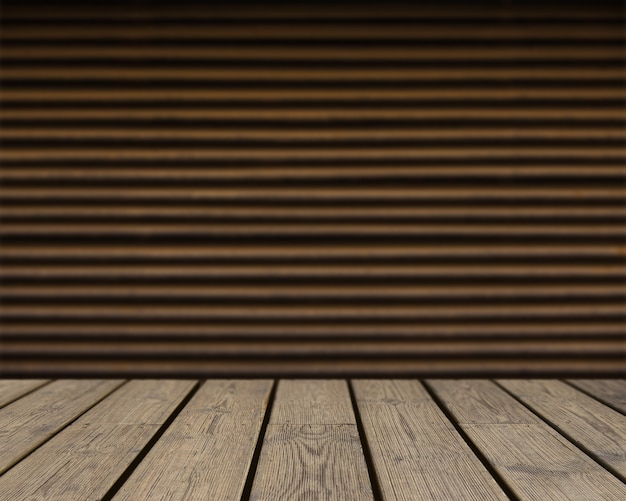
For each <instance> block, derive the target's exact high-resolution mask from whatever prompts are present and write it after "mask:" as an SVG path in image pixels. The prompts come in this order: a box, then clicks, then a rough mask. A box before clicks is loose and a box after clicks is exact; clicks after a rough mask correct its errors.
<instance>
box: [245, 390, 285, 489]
mask: <svg viewBox="0 0 626 501" xmlns="http://www.w3.org/2000/svg"><path fill="white" fill-rule="evenodd" d="M277 389H278V381H277V380H276V379H275V380H273V381H272V388H271V389H270V393H269V396H268V397H267V406H266V407H265V415H264V416H263V422H262V423H261V428H260V429H259V435H258V438H257V441H256V445H255V447H254V453H253V454H252V460H251V461H250V467H249V468H248V475H247V476H246V482H245V484H244V487H243V490H242V492H241V501H249V499H250V494H251V493H252V486H253V485H254V478H255V476H256V471H257V468H258V466H259V459H260V457H261V450H262V449H263V443H264V441H265V433H266V431H267V425H268V424H269V422H270V417H271V415H272V409H273V407H274V400H275V398H276V391H277Z"/></svg>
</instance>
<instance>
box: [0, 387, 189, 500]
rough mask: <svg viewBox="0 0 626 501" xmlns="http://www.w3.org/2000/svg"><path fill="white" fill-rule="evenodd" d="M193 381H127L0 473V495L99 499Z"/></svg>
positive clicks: (34, 497) (58, 498)
mask: <svg viewBox="0 0 626 501" xmlns="http://www.w3.org/2000/svg"><path fill="white" fill-rule="evenodd" d="M193 385H194V382H193V381H167V380H145V381H132V382H130V383H128V384H127V385H125V386H123V387H122V388H120V389H119V390H118V391H116V392H115V393H113V394H112V395H111V396H109V397H108V398H107V399H105V400H104V401H102V402H100V403H99V404H98V405H97V406H95V407H94V408H93V409H91V410H90V411H89V412H87V413H86V414H84V415H83V416H82V417H81V418H80V419H78V420H77V421H75V422H74V423H73V424H72V425H71V426H69V427H68V428H66V429H65V430H63V432H61V433H59V434H58V435H55V436H54V437H53V438H52V439H51V440H49V441H48V442H46V443H45V444H44V445H43V446H41V447H40V448H39V449H37V450H36V451H35V452H33V453H32V454H30V455H29V456H28V457H27V458H26V459H24V460H23V461H21V462H20V463H18V464H17V465H16V466H14V467H13V468H12V469H11V470H9V471H8V472H7V473H5V474H4V475H3V476H2V477H0V499H1V500H6V501H15V500H16V499H50V500H59V501H61V500H67V499H68V498H69V499H100V498H101V497H102V496H104V494H106V492H107V491H108V489H109V488H110V487H111V486H112V485H113V483H114V482H115V481H116V480H117V478H118V477H119V476H120V475H121V474H122V473H123V472H124V470H125V469H126V468H127V467H128V466H129V465H130V463H131V462H132V461H133V459H134V458H135V456H137V454H139V452H140V451H141V449H142V448H143V447H144V446H145V445H146V444H147V442H148V441H149V440H150V438H151V437H152V436H153V435H154V433H156V432H157V431H158V429H159V427H160V426H161V425H162V424H163V423H164V422H165V420H166V419H167V418H168V416H169V415H170V414H171V413H172V411H173V410H174V409H175V408H176V406H177V405H178V404H179V402H180V401H181V400H182V399H183V398H184V397H185V395H186V394H187V393H188V392H189V390H191V388H192V386H193Z"/></svg>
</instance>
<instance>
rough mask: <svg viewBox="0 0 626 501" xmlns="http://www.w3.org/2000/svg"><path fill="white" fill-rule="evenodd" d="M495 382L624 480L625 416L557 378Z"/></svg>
mask: <svg viewBox="0 0 626 501" xmlns="http://www.w3.org/2000/svg"><path fill="white" fill-rule="evenodd" d="M617 349H619V348H617ZM498 382H499V383H500V384H501V385H502V386H503V387H504V388H506V389H507V390H509V391H510V392H511V393H513V394H514V395H515V396H516V397H518V398H519V399H520V400H522V401H523V402H524V403H526V404H527V405H529V406H530V407H531V408H532V409H533V410H534V411H535V412H537V413H538V414H539V415H541V416H542V417H543V418H544V419H546V420H547V421H549V422H550V423H552V424H553V425H554V426H555V427H556V428H557V429H558V430H559V431H560V432H561V433H563V434H565V436H566V437H567V438H569V439H570V440H572V441H574V442H576V443H577V444H579V445H581V446H582V447H584V448H585V449H586V450H588V451H589V452H590V453H591V454H593V455H594V457H595V458H597V459H600V460H601V461H602V462H603V463H604V464H607V465H608V466H609V467H610V468H611V469H612V470H613V471H614V472H617V474H619V475H621V477H622V480H624V477H626V417H624V416H622V415H621V414H619V413H618V412H616V411H614V410H613V409H610V408H608V407H607V406H605V405H603V404H601V403H600V402H598V401H597V400H594V399H593V398H591V397H589V396H587V395H585V394H583V393H581V392H579V391H576V390H575V389H574V388H572V387H571V386H568V385H566V384H565V383H562V382H560V381H555V380H533V381H529V380H521V379H517V380H499V381H498Z"/></svg>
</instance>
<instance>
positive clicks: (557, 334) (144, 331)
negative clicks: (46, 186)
mask: <svg viewBox="0 0 626 501" xmlns="http://www.w3.org/2000/svg"><path fill="white" fill-rule="evenodd" d="M623 330H624V325H623V322H621V321H619V320H613V321H601V320H595V321H592V322H584V323H581V322H577V323H574V322H571V321H568V320H563V321H562V322H559V323H558V324H556V325H550V324H545V323H541V322H540V323H537V322H533V321H529V322H525V321H520V320H517V321H514V322H476V323H471V324H468V323H467V322H464V321H460V322H445V323H444V322H442V323H436V324H427V323H424V324H416V323H415V322H407V323H404V324H403V323H394V324H384V325H376V324H373V323H369V322H362V321H355V322H353V323H351V324H349V325H346V324H343V323H338V322H325V323H323V324H320V325H313V324H287V323H273V324H261V323H255V324H254V325H249V324H242V323H237V322H232V323H230V322H229V323H222V324H219V323H210V324H206V323H202V324H191V323H189V322H179V323H177V324H175V325H164V324H163V323H157V322H148V321H146V322H142V324H141V325H137V324H134V323H132V322H130V323H128V322H127V323H124V322H115V323H107V322H103V321H97V322H94V321H88V320H85V321H84V322H80V323H68V322H54V323H51V322H44V323H32V324H28V323H26V324H25V323H15V322H9V321H5V322H4V336H5V338H9V337H10V338H11V340H19V339H24V338H29V337H32V336H34V337H37V338H40V337H46V338H48V339H51V336H52V337H53V336H63V339H71V340H73V341H77V342H80V341H82V342H91V341H92V340H93V338H95V337H97V338H98V339H99V340H107V339H116V338H117V339H119V337H126V338H128V339H133V340H144V339H147V338H149V339H150V340H151V341H154V342H155V343H158V342H159V341H163V340H164V339H167V338H168V337H170V336H172V335H178V336H183V335H184V336H186V337H187V338H188V339H189V338H193V339H194V340H197V341H203V340H211V339H213V340H223V339H225V338H228V339H240V338H242V337H244V338H246V339H251V338H256V339H259V338H263V337H266V336H267V337H272V338H274V339H276V338H281V339H283V340H285V339H290V340H293V339H311V337H315V338H316V339H320V340H326V339H329V338H330V339H336V338H342V339H347V340H353V339H359V340H364V339H367V340H368V341H373V340H377V339H381V337H383V336H386V339H389V338H393V339H402V340H414V339H433V338H436V339H441V340H444V341H450V340H452V339H454V340H457V341H462V340H463V339H481V341H482V340H483V339H486V338H488V339H493V338H494V336H496V337H498V338H502V339H509V340H517V339H525V338H528V339H540V338H544V337H546V336H550V337H552V338H553V339H568V340H570V341H573V340H581V341H582V340H585V339H597V338H598V337H604V338H607V337H610V338H619V339H622V337H623Z"/></svg>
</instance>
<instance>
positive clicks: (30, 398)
mask: <svg viewBox="0 0 626 501" xmlns="http://www.w3.org/2000/svg"><path fill="white" fill-rule="evenodd" d="M121 384H122V381H121V380H112V381H102V380H101V381H98V380H95V381H89V380H61V381H55V382H53V383H50V384H49V385H47V386H44V387H43V388H41V389H39V390H38V391H36V392H34V393H31V394H30V395H27V396H26V397H23V398H22V399H20V400H19V401H17V402H15V403H13V404H12V405H10V406H8V407H6V408H5V409H3V410H2V411H0V442H2V448H0V474H2V473H4V472H5V471H6V470H7V469H9V468H10V467H11V466H13V465H14V464H15V463H17V462H18V461H19V460H20V459H22V458H24V457H25V456H26V455H27V454H29V453H30V452H31V451H33V450H35V449H36V448H37V447H38V446H40V445H41V444H43V443H44V442H46V440H48V439H49V438H50V437H52V436H53V435H55V434H56V433H57V432H58V431H59V430H61V429H62V428H64V427H65V426H66V425H67V424H68V423H70V422H72V421H73V420H74V419H76V417H77V416H80V415H81V414H82V413H83V412H84V411H86V410H87V409H89V408H90V407H91V406H93V405H94V404H95V403H97V402H98V401H99V400H101V399H102V398H104V397H105V396H106V395H108V394H109V393H110V392H112V391H114V390H115V389H116V388H118V387H119V386H120V385H121Z"/></svg>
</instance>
